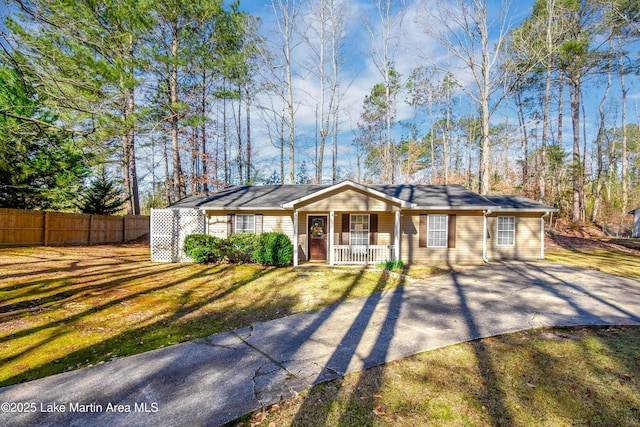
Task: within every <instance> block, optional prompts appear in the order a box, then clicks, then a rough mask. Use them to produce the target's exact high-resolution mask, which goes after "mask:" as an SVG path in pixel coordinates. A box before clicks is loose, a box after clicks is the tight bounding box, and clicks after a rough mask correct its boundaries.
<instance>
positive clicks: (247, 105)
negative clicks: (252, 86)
mask: <svg viewBox="0 0 640 427" xmlns="http://www.w3.org/2000/svg"><path fill="white" fill-rule="evenodd" d="M245 97H246V98H245V101H244V105H245V114H244V116H245V120H246V122H247V128H246V129H245V133H246V135H247V156H246V159H245V166H246V173H245V176H246V177H247V184H251V181H252V179H251V95H250V92H249V80H248V79H247V81H246V82H245Z"/></svg>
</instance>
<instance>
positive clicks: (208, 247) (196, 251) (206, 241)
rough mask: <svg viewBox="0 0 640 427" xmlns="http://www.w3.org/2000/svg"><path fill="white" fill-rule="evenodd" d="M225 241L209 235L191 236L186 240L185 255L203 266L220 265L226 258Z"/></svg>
mask: <svg viewBox="0 0 640 427" xmlns="http://www.w3.org/2000/svg"><path fill="white" fill-rule="evenodd" d="M224 246H225V245H224V240H223V239H220V238H219V237H215V236H210V235H208V234H191V235H189V236H187V237H186V238H185V239H184V253H185V254H187V256H188V257H189V258H191V259H192V260H194V261H196V262H199V263H201V264H204V263H209V262H215V263H218V262H220V260H221V259H222V258H223V256H224V252H225V251H224Z"/></svg>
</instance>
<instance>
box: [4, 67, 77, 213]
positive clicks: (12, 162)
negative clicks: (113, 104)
mask: <svg viewBox="0 0 640 427" xmlns="http://www.w3.org/2000/svg"><path fill="white" fill-rule="evenodd" d="M56 123H57V118H56V116H54V115H53V114H52V113H51V112H50V111H49V110H48V109H47V108H45V107H44V106H43V103H42V99H41V98H40V97H38V95H37V94H36V92H35V90H34V89H33V87H32V86H31V85H30V82H29V81H28V80H27V79H26V76H24V75H23V76H20V75H19V74H18V73H17V72H15V71H14V70H12V69H10V68H7V67H0V207H7V208H17V209H54V210H63V209H69V208H71V207H72V200H73V199H74V198H75V197H76V195H77V191H78V188H79V187H80V184H81V182H82V180H83V179H84V177H86V176H87V174H88V169H87V166H86V162H85V160H86V159H87V158H88V157H87V155H86V154H85V153H83V152H82V150H80V148H78V146H77V144H76V143H75V142H74V141H73V140H72V139H71V135H70V133H69V132H67V131H65V130H64V129H61V128H60V127H59V126H58V125H57V124H56Z"/></svg>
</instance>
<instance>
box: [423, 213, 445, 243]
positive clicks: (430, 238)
mask: <svg viewBox="0 0 640 427" xmlns="http://www.w3.org/2000/svg"><path fill="white" fill-rule="evenodd" d="M436 218H437V219H439V220H441V219H444V221H443V222H444V229H443V228H441V227H439V228H435V226H436V225H442V222H440V221H438V222H436ZM435 233H438V234H439V236H437V237H436V235H435ZM442 233H444V234H443V236H444V237H443V236H442ZM436 239H438V240H439V239H442V241H441V242H440V241H436ZM448 243H449V215H447V214H429V215H428V217H427V247H428V248H446V247H448Z"/></svg>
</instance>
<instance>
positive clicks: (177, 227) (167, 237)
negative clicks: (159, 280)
mask: <svg viewBox="0 0 640 427" xmlns="http://www.w3.org/2000/svg"><path fill="white" fill-rule="evenodd" d="M204 232H205V215H204V213H203V212H201V211H198V210H195V209H152V210H151V260H152V261H157V262H181V261H192V260H191V258H189V257H188V256H187V255H186V254H185V253H184V250H183V245H184V239H185V238H186V237H187V236H188V235H190V234H196V233H204Z"/></svg>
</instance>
